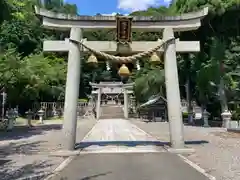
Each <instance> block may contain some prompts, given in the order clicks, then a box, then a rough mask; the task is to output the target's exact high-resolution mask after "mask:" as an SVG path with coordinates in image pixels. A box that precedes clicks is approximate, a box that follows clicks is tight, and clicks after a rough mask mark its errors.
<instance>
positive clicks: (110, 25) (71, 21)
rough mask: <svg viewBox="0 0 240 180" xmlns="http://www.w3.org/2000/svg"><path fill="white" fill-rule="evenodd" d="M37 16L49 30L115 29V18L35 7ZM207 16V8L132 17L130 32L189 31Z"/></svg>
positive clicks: (198, 25) (199, 24)
mask: <svg viewBox="0 0 240 180" xmlns="http://www.w3.org/2000/svg"><path fill="white" fill-rule="evenodd" d="M35 12H36V14H37V15H40V16H42V17H43V25H44V26H45V27H46V28H50V29H66V30H68V29H70V28H72V27H79V28H82V29H84V30H97V29H115V28H116V17H115V16H82V15H81V16H75V15H69V14H62V13H55V12H52V11H48V10H46V9H42V8H39V7H36V6H35ZM207 14H208V8H204V9H202V10H200V11H198V12H192V13H186V14H181V15H179V16H157V17H155V16H154V17H153V16H133V17H132V18H133V19H132V31H138V30H140V31H148V32H156V31H161V30H162V29H164V28H167V27H169V28H173V30H174V31H191V30H195V29H198V28H199V27H200V26H201V19H202V18H204V17H205V16H206V15H207Z"/></svg>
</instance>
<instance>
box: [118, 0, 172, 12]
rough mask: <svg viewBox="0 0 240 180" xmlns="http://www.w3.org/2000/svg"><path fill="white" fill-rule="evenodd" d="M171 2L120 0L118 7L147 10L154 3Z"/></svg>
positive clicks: (167, 2) (159, 0) (164, 1)
mask: <svg viewBox="0 0 240 180" xmlns="http://www.w3.org/2000/svg"><path fill="white" fill-rule="evenodd" d="M161 2H163V4H169V3H170V2H171V0H118V8H119V9H123V10H126V11H131V12H132V11H140V10H146V9H147V8H148V7H150V6H153V5H159V4H161Z"/></svg>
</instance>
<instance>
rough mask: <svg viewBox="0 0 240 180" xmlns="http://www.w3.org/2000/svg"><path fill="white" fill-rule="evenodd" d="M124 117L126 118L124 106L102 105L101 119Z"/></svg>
mask: <svg viewBox="0 0 240 180" xmlns="http://www.w3.org/2000/svg"><path fill="white" fill-rule="evenodd" d="M120 118H121V119H122V118H124V113H123V108H122V106H118V105H112V104H109V105H108V104H107V105H102V106H101V115H100V119H120Z"/></svg>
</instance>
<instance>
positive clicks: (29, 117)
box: [26, 109, 33, 127]
mask: <svg viewBox="0 0 240 180" xmlns="http://www.w3.org/2000/svg"><path fill="white" fill-rule="evenodd" d="M26 115H27V125H28V126H29V127H32V123H31V120H32V116H33V112H32V111H31V109H29V110H28V111H27V112H26Z"/></svg>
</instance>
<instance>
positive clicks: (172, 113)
mask: <svg viewBox="0 0 240 180" xmlns="http://www.w3.org/2000/svg"><path fill="white" fill-rule="evenodd" d="M171 38H174V33H173V29H172V28H165V29H164V30H163V39H164V40H165V41H167V40H169V39H171ZM164 71H165V83H166V94H167V109H168V119H169V130H170V139H171V146H172V148H174V149H175V150H178V149H182V148H184V138H183V135H184V132H183V120H182V111H181V99H180V90H179V80H178V69H177V57H176V40H175V39H174V40H172V41H170V42H168V43H167V44H166V45H165V46H164Z"/></svg>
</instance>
